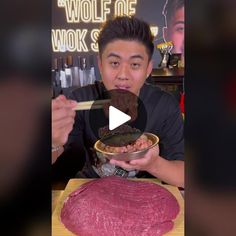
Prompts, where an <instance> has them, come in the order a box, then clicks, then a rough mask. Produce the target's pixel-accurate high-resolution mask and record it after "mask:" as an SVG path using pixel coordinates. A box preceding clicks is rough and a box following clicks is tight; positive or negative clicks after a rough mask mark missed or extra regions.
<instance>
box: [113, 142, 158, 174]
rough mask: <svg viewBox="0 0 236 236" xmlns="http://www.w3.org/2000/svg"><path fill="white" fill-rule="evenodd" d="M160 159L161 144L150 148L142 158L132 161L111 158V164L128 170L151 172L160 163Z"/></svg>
mask: <svg viewBox="0 0 236 236" xmlns="http://www.w3.org/2000/svg"><path fill="white" fill-rule="evenodd" d="M158 159H159V146H158V145H157V146H155V147H153V148H151V149H150V150H148V152H147V153H146V154H145V155H144V156H143V157H141V158H139V159H136V160H131V161H128V162H127V161H117V160H110V163H111V164H114V165H116V166H119V167H121V168H123V169H125V170H127V171H131V170H142V171H147V172H150V171H151V170H152V168H153V166H154V165H156V164H157V163H158Z"/></svg>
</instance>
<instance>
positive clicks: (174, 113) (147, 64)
mask: <svg viewBox="0 0 236 236" xmlns="http://www.w3.org/2000/svg"><path fill="white" fill-rule="evenodd" d="M98 46H99V56H98V65H99V70H100V73H101V77H102V81H97V82H96V83H95V84H93V85H88V86H85V87H82V88H78V89H76V90H74V91H72V93H71V96H70V99H68V98H66V97H64V96H63V95H60V96H59V97H57V98H55V99H53V100H52V163H53V165H56V164H57V162H58V161H60V160H61V159H67V158H71V156H72V155H73V154H74V155H75V156H76V158H77V160H78V159H79V158H80V157H79V154H80V153H81V152H83V154H82V155H83V157H85V160H82V159H81V161H84V166H83V168H82V170H81V171H79V173H78V174H77V175H76V176H77V177H80V178H81V177H82V178H97V177H102V176H104V175H99V172H98V168H99V165H98V164H97V163H96V162H95V161H94V156H93V154H92V152H91V147H93V145H94V143H95V142H96V141H97V138H96V137H95V135H94V134H93V133H92V131H91V125H90V123H89V118H88V117H89V111H78V112H76V113H75V111H73V107H75V106H76V102H78V101H88V100H99V99H104V92H105V91H107V90H112V89H123V90H128V91H130V92H132V93H133V94H135V95H137V96H139V98H140V99H141V100H142V102H143V103H144V106H145V108H146V110H147V120H148V122H147V124H146V129H145V130H146V131H147V132H151V133H154V134H156V135H158V136H159V138H160V143H159V146H155V147H153V148H151V149H149V151H148V152H147V153H146V154H145V155H144V156H143V157H142V158H140V159H138V160H132V161H129V162H125V161H115V160H111V161H110V164H111V165H115V166H118V167H121V168H123V169H125V170H127V171H128V172H129V173H131V172H132V173H133V172H134V171H135V173H137V175H136V174H135V175H134V176H129V177H140V178H141V177H142V178H143V177H152V178H153V177H156V178H159V179H160V180H162V181H164V182H166V183H168V184H172V185H175V186H179V187H184V161H183V159H184V139H183V119H182V116H181V112H180V109H179V106H178V103H177V101H176V100H175V98H174V97H173V96H171V95H170V94H168V93H166V92H164V91H162V90H161V89H160V88H158V87H155V86H152V85H149V84H146V83H145V80H146V78H147V77H148V76H149V75H150V73H151V71H152V67H153V63H152V55H153V51H154V44H153V35H152V33H151V31H150V27H149V25H148V24H147V23H146V22H144V21H142V20H140V19H138V18H136V17H128V16H123V17H116V18H114V19H112V20H108V21H107V22H106V23H105V25H104V26H103V28H102V30H101V31H100V34H99V37H98Z"/></svg>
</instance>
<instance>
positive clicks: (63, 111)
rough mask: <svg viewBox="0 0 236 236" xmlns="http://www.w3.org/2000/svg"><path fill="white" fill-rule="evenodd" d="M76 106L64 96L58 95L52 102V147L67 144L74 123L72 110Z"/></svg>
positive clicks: (74, 102)
mask: <svg viewBox="0 0 236 236" xmlns="http://www.w3.org/2000/svg"><path fill="white" fill-rule="evenodd" d="M76 104H77V102H76V101H73V100H69V99H67V98H66V97H65V96H64V95H59V96H58V97H57V98H55V99H53V100H52V145H53V146H54V147H57V146H63V145H64V144H65V143H66V142H67V140H68V136H69V133H70V132H71V130H72V128H73V125H74V121H75V111H74V110H72V108H73V107H75V106H76Z"/></svg>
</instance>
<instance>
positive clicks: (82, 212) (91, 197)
mask: <svg viewBox="0 0 236 236" xmlns="http://www.w3.org/2000/svg"><path fill="white" fill-rule="evenodd" d="M178 213H179V204H178V202H177V200H176V199H175V197H174V196H173V195H172V194H171V193H170V192H169V191H168V190H166V189H165V188H163V187H161V186H159V185H157V184H155V183H150V182H146V181H132V180H127V179H124V178H121V177H115V176H112V177H104V178H101V179H97V180H92V181H90V182H88V183H86V184H83V185H82V186H81V187H80V188H79V189H77V190H75V191H74V192H72V193H71V194H70V195H69V197H68V198H67V199H66V201H65V202H64V205H63V208H62V211H61V221H62V223H63V224H64V225H65V227H66V228H67V229H68V230H70V231H72V232H73V233H74V234H76V235H79V236H98V235H99V236H159V235H163V234H164V233H166V232H168V231H170V230H171V229H172V228H173V226H174V223H173V221H172V220H174V219H175V218H176V216H177V215H178Z"/></svg>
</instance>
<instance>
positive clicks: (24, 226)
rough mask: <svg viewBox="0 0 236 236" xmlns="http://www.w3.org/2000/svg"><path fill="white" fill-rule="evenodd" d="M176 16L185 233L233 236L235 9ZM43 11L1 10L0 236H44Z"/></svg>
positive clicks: (47, 71)
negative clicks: (181, 30)
mask: <svg viewBox="0 0 236 236" xmlns="http://www.w3.org/2000/svg"><path fill="white" fill-rule="evenodd" d="M185 9H186V10H185V11H186V19H185V22H186V25H185V29H186V31H185V32H186V40H185V41H186V45H185V49H186V51H185V52H186V54H185V59H186V63H185V65H186V70H185V81H186V82H185V83H186V84H185V89H186V100H185V107H186V114H185V118H186V119H185V148H186V150H185V153H186V155H185V159H186V161H185V163H186V164H185V167H186V168H185V169H186V175H185V176H186V177H185V180H186V188H185V207H186V208H185V212H186V215H185V219H186V220H185V235H190V236H195V235H198V236H199V235H206V236H208V235H214V236H217V235H226V236H227V235H235V230H236V225H235V214H236V200H235V199H236V194H235V193H236V191H235V190H236V176H235V175H236V171H235V166H236V165H235V164H236V163H235V153H236V150H235V149H236V144H235V133H236V98H235V94H236V69H235V52H236V50H235V42H236V28H235V22H236V19H235V9H236V5H235V2H234V1H228V0H227V1H220V0H205V1H187V2H186V4H185ZM51 12H52V11H51V2H50V1H19V0H17V1H3V2H2V4H1V14H0V16H1V21H0V22H1V38H0V40H1V43H0V49H1V50H0V51H1V54H0V56H1V70H0V73H1V74H0V75H1V76H0V83H1V84H0V98H1V99H0V103H1V112H0V114H1V115H0V119H1V122H0V124H1V132H0V134H1V136H0V168H1V169H0V183H1V187H0V194H1V198H0V207H1V209H0V217H1V219H0V225H1V227H0V235H14V236H17V235H24V236H27V235H30V236H31V235H32V236H33V235H51V229H50V224H51V202H50V201H51V200H50V199H51V177H50V170H51V141H50V139H51V138H50V132H51V125H50V121H51V120H50V104H51V103H50V99H51V90H50V88H51V83H50V80H51V56H52V55H51V28H52V27H51V17H52V16H51ZM26 32H28V34H26ZM20 39H21V40H20ZM22 39H23V40H22ZM42 101H43V102H42ZM32 121H34V122H33V123H32ZM32 131H33V132H32ZM23 141H24V142H23ZM20 170H21V171H20Z"/></svg>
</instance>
